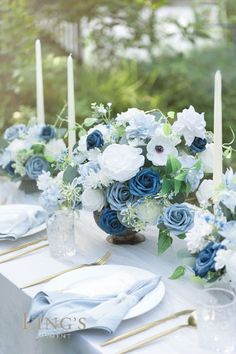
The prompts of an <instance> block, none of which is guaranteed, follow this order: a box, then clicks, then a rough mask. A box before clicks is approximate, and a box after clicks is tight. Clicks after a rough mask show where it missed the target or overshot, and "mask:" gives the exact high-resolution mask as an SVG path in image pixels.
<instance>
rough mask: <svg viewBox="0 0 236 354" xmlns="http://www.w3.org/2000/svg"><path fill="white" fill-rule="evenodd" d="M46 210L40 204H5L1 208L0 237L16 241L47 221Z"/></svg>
mask: <svg viewBox="0 0 236 354" xmlns="http://www.w3.org/2000/svg"><path fill="white" fill-rule="evenodd" d="M46 217H47V215H46V211H45V210H44V209H43V208H42V207H41V206H38V205H17V204H16V205H15V204H13V205H4V206H2V207H1V209H0V239H4V240H9V241H14V240H17V239H18V238H21V237H22V236H24V235H25V234H26V233H27V232H28V231H30V230H31V229H32V228H34V227H36V226H39V225H41V224H43V223H44V222H46Z"/></svg>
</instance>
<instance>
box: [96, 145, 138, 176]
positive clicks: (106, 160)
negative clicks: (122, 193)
mask: <svg viewBox="0 0 236 354" xmlns="http://www.w3.org/2000/svg"><path fill="white" fill-rule="evenodd" d="M141 153H142V150H141V149H139V148H135V147H133V146H130V145H119V144H112V145H109V146H108V147H107V148H106V149H105V150H104V151H103V153H102V154H101V155H100V156H99V157H98V162H99V164H100V166H101V169H102V171H103V172H104V174H105V175H106V176H107V177H108V178H109V179H112V180H114V181H118V182H125V181H128V180H129V179H131V178H132V177H134V176H135V175H136V174H137V173H138V172H139V169H140V167H142V166H143V165H144V156H142V155H141Z"/></svg>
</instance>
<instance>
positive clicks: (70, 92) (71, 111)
mask: <svg viewBox="0 0 236 354" xmlns="http://www.w3.org/2000/svg"><path fill="white" fill-rule="evenodd" d="M67 103H68V148H69V155H70V156H72V151H73V147H74V145H75V143H76V132H75V91H74V72H73V59H72V56H71V55H69V57H68V59H67Z"/></svg>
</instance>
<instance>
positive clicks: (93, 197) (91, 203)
mask: <svg viewBox="0 0 236 354" xmlns="http://www.w3.org/2000/svg"><path fill="white" fill-rule="evenodd" d="M81 202H82V207H83V208H84V209H85V210H87V211H96V210H98V211H99V210H101V209H102V208H103V207H104V205H105V196H104V193H103V192H102V191H101V190H100V189H92V188H88V189H85V191H84V192H83V193H82V195H81Z"/></svg>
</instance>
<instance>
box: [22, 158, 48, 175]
mask: <svg viewBox="0 0 236 354" xmlns="http://www.w3.org/2000/svg"><path fill="white" fill-rule="evenodd" d="M48 168H49V163H48V162H47V161H46V160H45V159H44V158H43V157H41V156H38V155H36V156H31V157H30V158H29V159H28V160H27V161H26V164H25V169H26V174H27V176H28V177H29V178H30V179H37V178H38V176H40V175H41V174H42V172H43V171H45V172H47V171H48Z"/></svg>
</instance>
